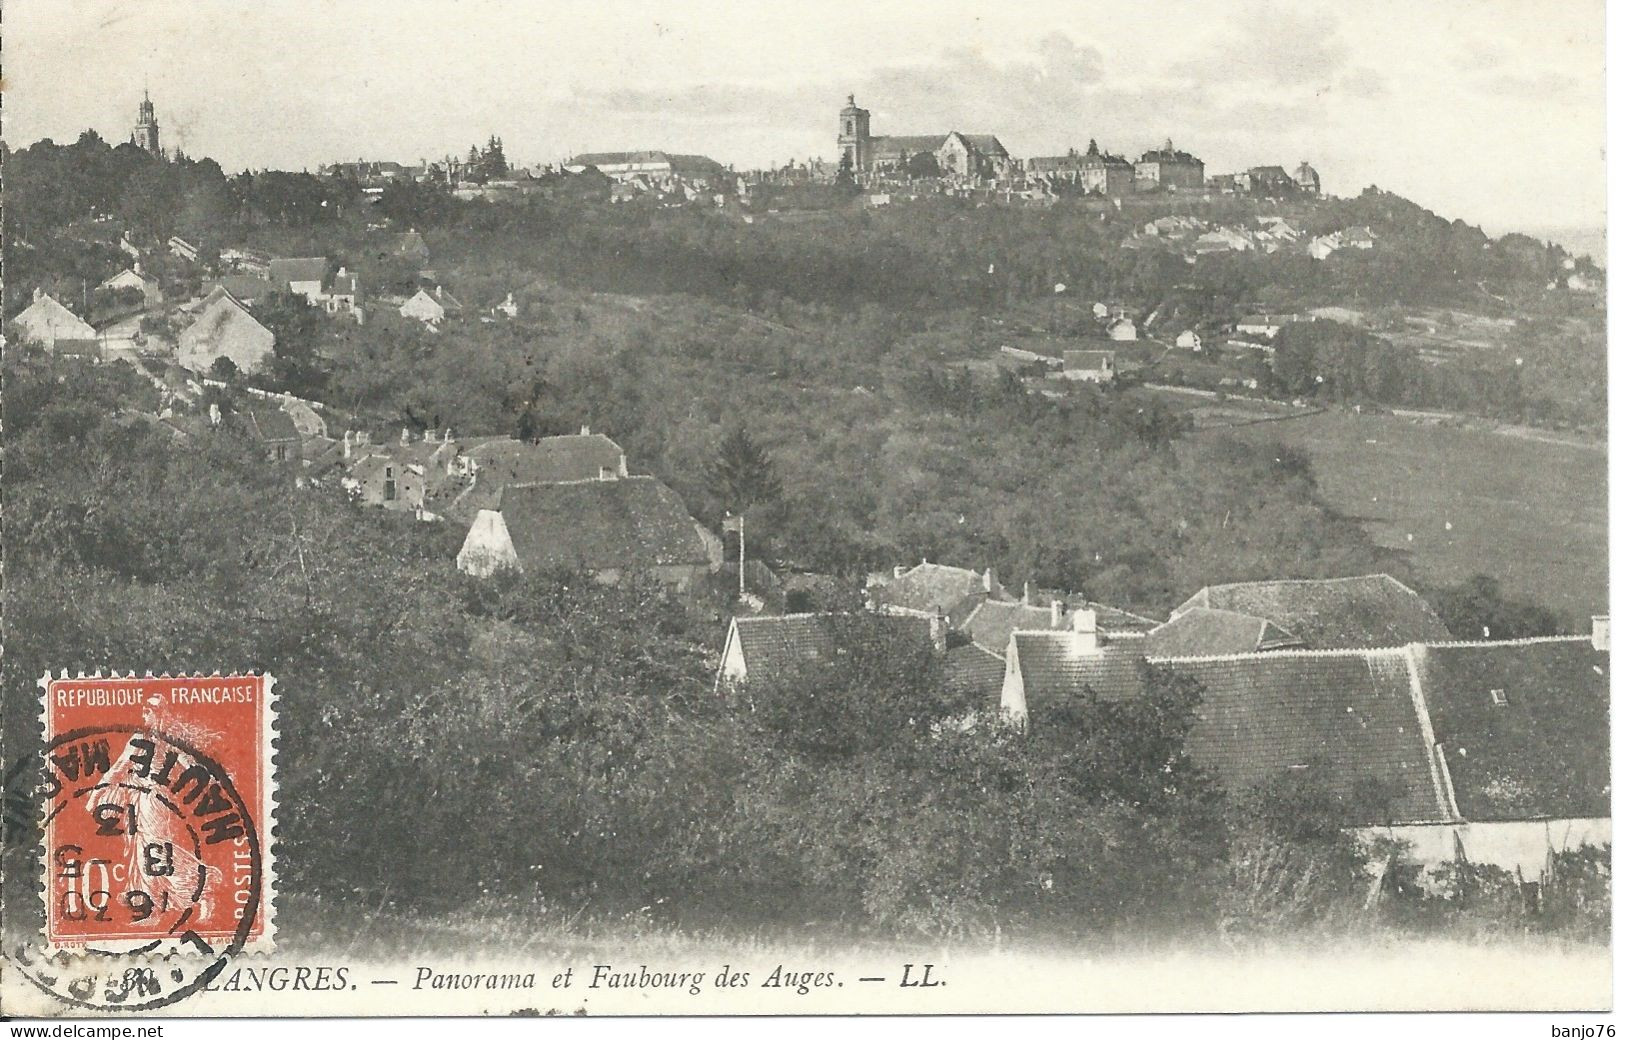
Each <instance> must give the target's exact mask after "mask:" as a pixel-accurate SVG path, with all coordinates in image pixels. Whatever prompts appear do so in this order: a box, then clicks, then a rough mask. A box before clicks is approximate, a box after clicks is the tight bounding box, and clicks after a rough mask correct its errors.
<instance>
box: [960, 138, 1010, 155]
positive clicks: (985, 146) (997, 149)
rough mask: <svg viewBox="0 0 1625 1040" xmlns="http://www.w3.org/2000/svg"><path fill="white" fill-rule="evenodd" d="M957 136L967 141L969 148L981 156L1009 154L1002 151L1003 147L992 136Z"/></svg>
mask: <svg viewBox="0 0 1625 1040" xmlns="http://www.w3.org/2000/svg"><path fill="white" fill-rule="evenodd" d="M959 136H960V137H963V138H964V139H965V140H967V141H969V142H970V143H971V146H972V147H973V148H975V149H976V150H977V151H978V152H981V153H982V154H983V155H1009V154H1010V153H1009V152H1007V151H1005V150H1004V145H1003V144H1001V143H1000V142H999V139H998V138H997V137H995V136H993V135H992V134H960V135H959Z"/></svg>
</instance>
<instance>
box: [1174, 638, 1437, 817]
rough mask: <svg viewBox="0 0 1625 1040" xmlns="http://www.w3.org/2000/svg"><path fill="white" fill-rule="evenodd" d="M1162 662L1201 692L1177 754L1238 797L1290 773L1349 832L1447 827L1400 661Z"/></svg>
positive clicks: (1363, 655)
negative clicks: (1332, 800)
mask: <svg viewBox="0 0 1625 1040" xmlns="http://www.w3.org/2000/svg"><path fill="white" fill-rule="evenodd" d="M1165 663H1166V664H1167V666H1168V667H1169V668H1171V669H1173V670H1174V671H1175V672H1176V673H1177V674H1179V675H1182V676H1185V677H1188V678H1191V679H1194V680H1195V681H1196V682H1198V683H1200V684H1201V686H1202V689H1203V694H1202V701H1201V704H1200V706H1199V708H1198V709H1197V721H1196V724H1195V725H1194V727H1193V728H1192V730H1191V733H1190V737H1189V738H1188V740H1187V748H1188V749H1189V752H1190V755H1191V758H1192V760H1193V761H1194V762H1196V763H1197V764H1198V765H1199V766H1201V767H1202V768H1203V769H1205V770H1207V771H1208V772H1209V773H1210V774H1212V775H1213V776H1214V777H1215V778H1217V779H1218V781H1219V782H1220V783H1221V784H1222V785H1224V786H1225V787H1227V788H1229V789H1231V790H1233V791H1241V790H1245V789H1247V788H1250V787H1253V786H1255V785H1258V784H1261V783H1266V782H1268V781H1270V780H1272V779H1274V778H1276V777H1278V776H1279V775H1280V774H1282V773H1283V772H1288V773H1290V772H1299V771H1301V772H1303V773H1305V774H1308V775H1309V776H1310V777H1311V778H1312V779H1313V780H1315V781H1317V782H1318V783H1319V784H1321V785H1323V786H1324V787H1325V788H1326V789H1327V790H1328V791H1329V792H1330V793H1331V794H1332V795H1333V796H1334V797H1336V798H1337V799H1338V800H1339V802H1340V803H1341V806H1342V810H1343V822H1344V824H1345V825H1348V826H1353V825H1358V824H1374V823H1389V822H1393V823H1402V822H1403V823H1414V822H1422V821H1438V820H1448V819H1451V818H1452V814H1451V810H1450V806H1449V802H1448V799H1447V798H1446V797H1445V794H1444V790H1443V788H1442V785H1441V781H1440V779H1439V777H1438V775H1437V773H1436V770H1435V766H1434V763H1433V761H1432V756H1431V747H1430V745H1429V742H1428V740H1427V735H1426V731H1425V730H1424V728H1423V722H1422V716H1421V715H1419V712H1418V705H1417V703H1416V699H1415V698H1414V697H1413V688H1412V672H1411V668H1410V658H1409V655H1408V653H1407V651H1405V650H1403V649H1398V650H1387V651H1342V652H1321V653H1315V652H1303V651H1290V650H1289V651H1277V652H1274V653H1261V654H1240V655H1233V656H1225V657H1206V658H1182V659H1174V660H1170V661H1167V662H1165Z"/></svg>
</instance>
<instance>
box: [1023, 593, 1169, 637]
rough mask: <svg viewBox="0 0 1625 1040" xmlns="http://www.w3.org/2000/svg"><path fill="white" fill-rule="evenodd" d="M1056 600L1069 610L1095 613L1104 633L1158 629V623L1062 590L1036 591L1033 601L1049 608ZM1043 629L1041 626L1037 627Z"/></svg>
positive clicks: (1097, 622) (1036, 604)
mask: <svg viewBox="0 0 1625 1040" xmlns="http://www.w3.org/2000/svg"><path fill="white" fill-rule="evenodd" d="M1054 600H1060V601H1061V602H1062V603H1063V604H1065V605H1066V606H1067V607H1068V608H1069V609H1078V608H1084V607H1086V608H1088V609H1089V610H1092V611H1094V612H1095V625H1096V626H1097V627H1098V628H1099V629H1100V630H1101V631H1102V632H1116V633H1123V632H1149V631H1150V630H1151V629H1153V628H1156V627H1157V622H1156V621H1155V620H1154V619H1152V618H1148V617H1142V616H1140V615H1139V614H1132V613H1130V612H1128V611H1126V610H1120V609H1118V608H1117V607H1108V606H1107V605H1106V604H1104V603H1097V602H1095V601H1094V600H1092V599H1088V598H1086V597H1084V596H1078V595H1074V594H1072V593H1070V592H1063V591H1061V590H1060V589H1034V590H1033V594H1032V601H1033V604H1034V605H1035V606H1040V607H1044V608H1046V609H1047V608H1048V607H1049V605H1050V603H1051V602H1052V601H1054ZM1035 627H1041V626H1035Z"/></svg>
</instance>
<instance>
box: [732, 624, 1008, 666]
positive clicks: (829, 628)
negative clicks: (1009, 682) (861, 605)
mask: <svg viewBox="0 0 1625 1040" xmlns="http://www.w3.org/2000/svg"><path fill="white" fill-rule="evenodd" d="M734 624H735V631H736V632H737V633H738V638H739V649H740V652H741V653H742V655H743V656H744V659H745V676H746V678H747V679H750V680H754V681H758V682H760V681H764V680H771V679H772V678H774V677H776V676H783V675H786V674H789V673H791V672H793V671H795V669H797V668H800V667H803V666H805V665H806V664H809V663H816V662H822V661H828V660H830V659H831V658H832V657H833V656H834V653H835V641H836V636H837V634H842V635H845V636H846V637H847V638H855V639H862V638H864V637H865V635H867V634H872V635H873V636H874V637H875V638H877V639H878V638H883V637H884V636H885V635H886V634H896V635H899V636H914V637H918V638H919V639H921V640H929V639H930V638H931V622H930V619H928V618H910V617H887V616H886V615H883V614H870V613H867V612H865V613H854V614H769V615H762V616H759V617H740V618H735V619H734ZM999 677H1000V679H1001V680H1002V679H1003V677H1004V671H1003V665H1002V664H1001V665H1000V670H999Z"/></svg>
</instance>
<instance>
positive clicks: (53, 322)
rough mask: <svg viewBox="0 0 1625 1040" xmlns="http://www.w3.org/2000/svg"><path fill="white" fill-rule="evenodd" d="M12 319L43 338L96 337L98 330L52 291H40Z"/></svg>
mask: <svg viewBox="0 0 1625 1040" xmlns="http://www.w3.org/2000/svg"><path fill="white" fill-rule="evenodd" d="M12 321H14V322H16V323H17V324H18V325H19V326H20V327H22V328H24V329H27V330H28V332H29V334H30V335H33V336H37V337H39V338H42V339H91V340H93V339H95V338H96V330H95V329H93V328H91V327H90V326H89V325H88V324H86V322H85V321H84V319H82V318H80V317H79V316H78V315H77V314H75V313H73V312H72V311H70V310H68V308H66V307H64V306H63V305H62V304H61V303H60V302H59V301H58V300H57V299H56V297H54V296H52V295H51V294H50V293H40V294H39V296H38V298H36V299H35V300H34V302H32V303H30V304H29V305H28V306H27V307H25V308H24V309H23V310H22V312H21V313H19V314H18V315H17V316H16V317H15V318H13V319H12Z"/></svg>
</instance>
